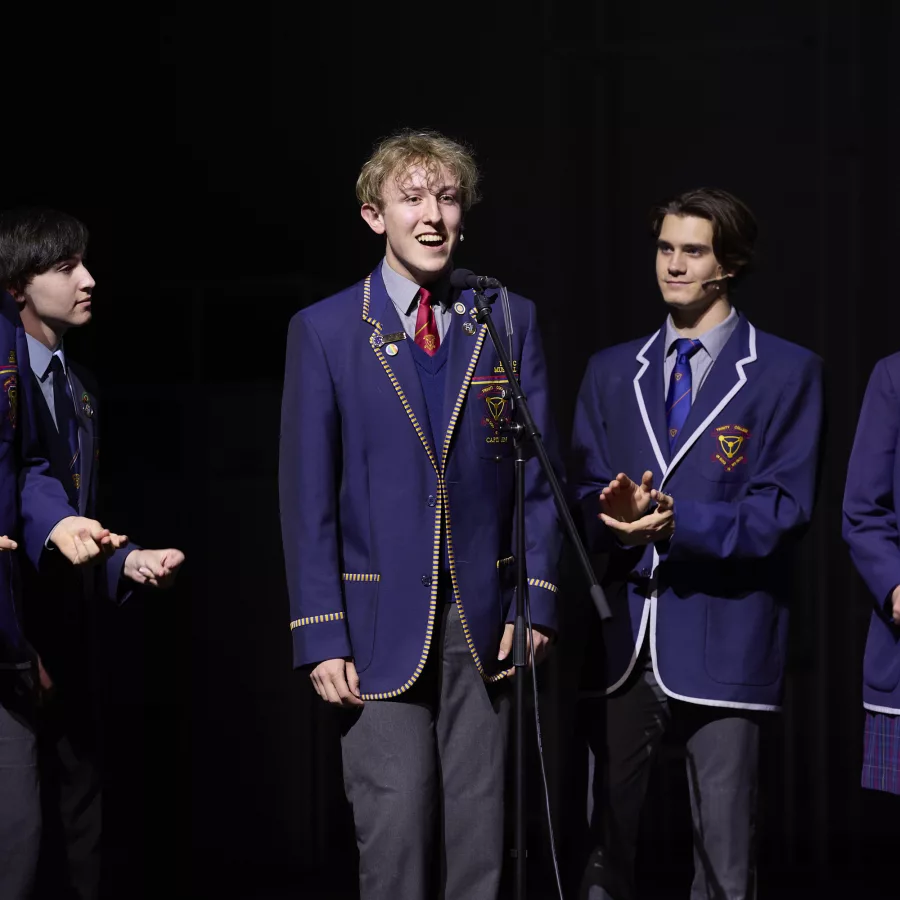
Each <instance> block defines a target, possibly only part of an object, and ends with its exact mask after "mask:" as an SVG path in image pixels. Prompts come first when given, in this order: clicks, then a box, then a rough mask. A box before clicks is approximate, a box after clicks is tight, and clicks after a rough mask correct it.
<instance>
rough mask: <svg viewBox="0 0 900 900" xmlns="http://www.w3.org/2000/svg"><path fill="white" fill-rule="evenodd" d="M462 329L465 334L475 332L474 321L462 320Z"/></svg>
mask: <svg viewBox="0 0 900 900" xmlns="http://www.w3.org/2000/svg"><path fill="white" fill-rule="evenodd" d="M463 331H464V332H465V333H466V334H475V323H474V322H463Z"/></svg>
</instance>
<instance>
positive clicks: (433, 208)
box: [361, 166, 462, 285]
mask: <svg viewBox="0 0 900 900" xmlns="http://www.w3.org/2000/svg"><path fill="white" fill-rule="evenodd" d="M381 197H382V201H381V207H380V208H376V207H375V206H373V205H372V204H369V203H366V204H365V205H364V206H363V207H362V210H361V212H362V216H363V218H364V219H365V220H366V222H368V223H369V227H370V228H371V229H372V230H373V231H374V232H375V233H376V234H383V235H385V236H386V239H387V250H386V256H387V261H388V265H389V266H390V267H391V268H392V269H394V271H395V272H399V274H401V275H403V276H405V277H406V278H408V279H409V280H410V281H414V282H415V283H416V284H419V285H426V284H429V283H431V282H433V281H435V280H436V279H437V278H439V277H440V276H441V275H442V274H443V273H444V272H446V271H447V269H449V267H450V265H451V261H452V258H453V252H454V250H455V249H456V245H457V242H458V241H459V235H460V229H461V226H462V208H461V206H460V202H459V185H458V184H457V183H456V182H455V181H454V180H453V179H452V178H451V177H450V175H449V174H448V173H447V171H446V170H445V169H444V168H441V169H440V170H439V171H438V172H437V174H436V175H435V176H434V177H432V178H429V177H428V173H427V172H426V171H425V170H424V169H423V168H422V167H421V166H412V167H411V168H410V169H409V170H408V171H407V172H406V173H405V175H403V176H402V177H400V178H399V179H398V178H394V177H392V178H388V179H387V180H386V181H385V185H384V188H383V190H382V195H381Z"/></svg>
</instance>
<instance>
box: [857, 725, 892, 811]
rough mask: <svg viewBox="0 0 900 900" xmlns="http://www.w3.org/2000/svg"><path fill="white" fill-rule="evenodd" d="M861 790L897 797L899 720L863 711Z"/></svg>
mask: <svg viewBox="0 0 900 900" xmlns="http://www.w3.org/2000/svg"><path fill="white" fill-rule="evenodd" d="M862 786H863V787H864V788H871V789H872V790H873V791H888V792H889V793H891V794H900V716H892V715H888V713H876V712H870V711H869V710H866V732H865V739H864V743H863V766H862Z"/></svg>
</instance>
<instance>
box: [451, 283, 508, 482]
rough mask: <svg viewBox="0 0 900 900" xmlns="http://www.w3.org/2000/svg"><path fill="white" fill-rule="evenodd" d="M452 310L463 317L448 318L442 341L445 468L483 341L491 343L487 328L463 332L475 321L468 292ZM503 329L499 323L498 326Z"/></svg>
mask: <svg viewBox="0 0 900 900" xmlns="http://www.w3.org/2000/svg"><path fill="white" fill-rule="evenodd" d="M453 300H454V303H453V306H455V305H456V303H457V302H459V303H462V304H463V306H464V307H465V310H466V311H465V312H464V313H463V314H461V315H460V314H457V313H456V312H455V310H454V312H453V313H452V315H451V316H450V321H449V323H448V326H447V333H446V334H445V335H444V341H446V342H448V344H449V346H448V347H447V351H448V354H449V358H448V359H447V381H446V385H445V387H444V420H445V421H446V422H447V427H446V428H445V429H444V445H443V447H442V448H441V464H442V466H443V468H445V469H446V467H447V459H448V457H449V456H450V453H451V451H452V449H453V437H454V434H455V433H456V424H457V422H458V421H459V417H460V415H461V413H462V407H463V403H464V402H465V399H466V394H467V393H468V391H469V385H470V384H471V383H472V375H473V373H474V372H475V366H476V365H477V364H478V358H479V357H480V356H481V348H482V347H483V346H484V342H485V341H486V340H490V337H489V336H488V334H487V325H477V326H476V328H477V330H476V331H475V332H474V333H473V334H468V333H467V332H466V331H465V330H464V326H465V323H466V322H471V323H473V324H475V320H474V319H473V318H472V317H471V316H470V315H469V310H470V309H471V308H472V306H473V305H474V300H473V298H472V294H471V292H470V291H466V292H465V293H464V294H461V295H460V297H459V298H456V297H454V298H453ZM499 324H500V325H502V322H501V323H499Z"/></svg>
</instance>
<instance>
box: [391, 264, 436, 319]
mask: <svg viewBox="0 0 900 900" xmlns="http://www.w3.org/2000/svg"><path fill="white" fill-rule="evenodd" d="M381 277H382V279H384V286H385V288H386V289H387V292H388V296H389V297H390V298H391V300H392V302H393V304H394V306H396V307H397V309H398V310H400V311H401V312H402V313H403V314H404V315H407V316H408V315H411V314H412V312H413V310H414V309H415V308H416V306H417V305H418V301H417V299H416V298H417V297H418V296H419V289H420V287H421V285H418V284H416V283H415V282H414V281H410V280H409V279H408V278H406V277H404V276H403V275H401V274H400V273H399V272H395V271H394V270H393V269H392V268H391V267H390V266H389V265H388V261H387V259H385V260H384V261H383V262H382V263H381ZM428 290H429V291H431V305H432V306H434V305H435V304H436V303H440V304H441V306H442V307H443V308H444V309H445V310H446V309H447V307H448V306H450V300H451V297H450V281H449V279H448V278H441V279H440V280H439V281H436V282H435V283H434V284H432V285H429V286H428Z"/></svg>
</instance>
